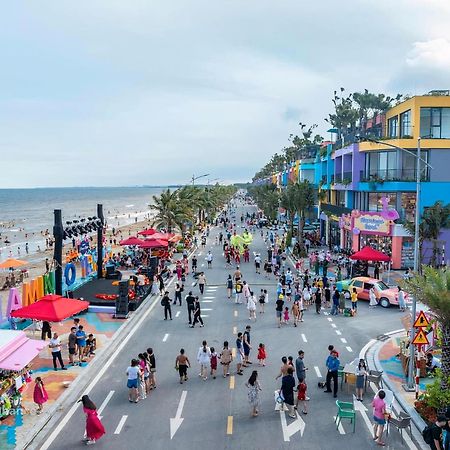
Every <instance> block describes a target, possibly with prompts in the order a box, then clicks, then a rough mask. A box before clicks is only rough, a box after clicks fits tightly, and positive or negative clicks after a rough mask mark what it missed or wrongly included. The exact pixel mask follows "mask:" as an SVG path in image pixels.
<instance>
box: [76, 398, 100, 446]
mask: <svg viewBox="0 0 450 450" xmlns="http://www.w3.org/2000/svg"><path fill="white" fill-rule="evenodd" d="M79 402H81V403H82V404H83V411H84V413H85V414H86V431H85V438H84V439H83V440H84V441H86V445H92V444H95V442H96V441H98V440H99V439H100V438H101V437H102V436H103V435H104V434H105V428H104V427H103V424H102V423H101V422H100V419H99V418H98V415H97V407H96V406H95V405H94V403H93V402H92V400H91V399H90V398H89V397H88V396H87V395H83V397H81V400H79Z"/></svg>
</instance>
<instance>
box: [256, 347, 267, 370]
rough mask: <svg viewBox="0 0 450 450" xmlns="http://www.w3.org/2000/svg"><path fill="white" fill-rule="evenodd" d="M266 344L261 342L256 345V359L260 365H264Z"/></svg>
mask: <svg viewBox="0 0 450 450" xmlns="http://www.w3.org/2000/svg"><path fill="white" fill-rule="evenodd" d="M266 358H267V355H266V346H265V345H264V344H263V343H262V342H261V343H260V344H259V346H258V361H259V365H260V366H265V365H266Z"/></svg>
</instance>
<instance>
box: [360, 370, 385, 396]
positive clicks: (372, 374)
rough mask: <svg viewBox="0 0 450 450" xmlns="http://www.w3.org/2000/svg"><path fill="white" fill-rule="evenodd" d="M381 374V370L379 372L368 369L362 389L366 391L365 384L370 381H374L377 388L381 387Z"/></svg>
mask: <svg viewBox="0 0 450 450" xmlns="http://www.w3.org/2000/svg"><path fill="white" fill-rule="evenodd" d="M382 375H383V371H381V372H379V371H378V370H369V372H368V374H367V376H366V383H365V388H364V390H365V391H367V385H368V384H369V383H370V382H372V383H375V386H376V387H377V389H380V388H382V387H383V380H382V378H381V376H382Z"/></svg>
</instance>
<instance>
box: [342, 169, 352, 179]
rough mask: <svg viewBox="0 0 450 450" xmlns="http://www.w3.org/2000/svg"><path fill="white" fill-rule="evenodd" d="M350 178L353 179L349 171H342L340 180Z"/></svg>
mask: <svg viewBox="0 0 450 450" xmlns="http://www.w3.org/2000/svg"><path fill="white" fill-rule="evenodd" d="M352 179H353V175H352V172H351V171H350V172H344V173H343V174H342V181H344V180H347V181H352Z"/></svg>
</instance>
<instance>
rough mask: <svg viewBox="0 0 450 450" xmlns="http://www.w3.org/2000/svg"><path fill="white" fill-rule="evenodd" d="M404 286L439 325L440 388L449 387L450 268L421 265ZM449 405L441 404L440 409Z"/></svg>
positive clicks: (446, 388) (445, 389) (445, 390)
mask: <svg viewBox="0 0 450 450" xmlns="http://www.w3.org/2000/svg"><path fill="white" fill-rule="evenodd" d="M404 284H405V288H406V289H407V290H408V291H409V292H410V293H411V294H412V295H414V296H415V298H416V299H417V300H418V301H421V302H422V303H424V304H425V305H427V306H428V307H429V308H430V310H431V313H432V315H433V316H434V317H435V318H436V320H437V324H438V327H439V336H440V345H441V350H442V357H441V364H442V368H441V370H442V376H441V390H442V391H444V392H448V390H449V389H450V385H449V382H448V381H449V378H450V270H448V269H444V268H441V269H434V268H433V267H429V266H423V267H422V274H421V275H418V274H415V276H414V277H412V278H411V279H410V280H409V281H405V282H404ZM447 406H450V405H443V404H442V405H441V408H440V409H441V411H439V412H443V410H445V408H446V407H447Z"/></svg>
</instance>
